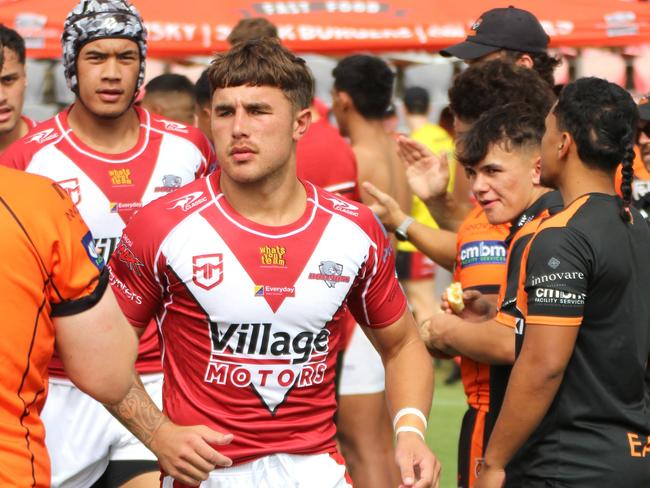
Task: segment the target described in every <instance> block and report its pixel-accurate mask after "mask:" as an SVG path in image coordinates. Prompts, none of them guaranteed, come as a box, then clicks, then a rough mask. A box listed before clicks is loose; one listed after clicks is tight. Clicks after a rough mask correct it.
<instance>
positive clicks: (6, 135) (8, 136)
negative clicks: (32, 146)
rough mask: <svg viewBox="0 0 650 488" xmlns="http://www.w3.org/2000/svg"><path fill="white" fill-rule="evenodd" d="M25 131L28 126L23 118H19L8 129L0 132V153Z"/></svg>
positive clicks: (25, 132) (27, 129)
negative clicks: (11, 127)
mask: <svg viewBox="0 0 650 488" xmlns="http://www.w3.org/2000/svg"><path fill="white" fill-rule="evenodd" d="M27 132H29V126H28V125H27V123H26V122H25V121H24V120H23V119H19V120H18V123H17V124H16V125H15V126H14V128H13V129H11V130H10V131H7V132H0V153H1V152H2V151H4V150H5V149H7V148H8V147H9V146H10V145H11V144H12V143H14V142H15V141H17V140H18V139H20V138H21V137H23V136H24V135H25V134H27Z"/></svg>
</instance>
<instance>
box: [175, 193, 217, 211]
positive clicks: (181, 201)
mask: <svg viewBox="0 0 650 488" xmlns="http://www.w3.org/2000/svg"><path fill="white" fill-rule="evenodd" d="M207 201H208V197H206V196H205V195H203V192H202V191H195V192H192V193H188V194H187V195H183V196H182V197H179V198H176V199H175V200H172V201H171V203H172V206H171V207H167V209H168V210H173V209H175V208H180V209H181V210H183V212H187V211H188V210H192V209H193V208H194V207H196V206H198V205H201V204H202V203H205V202H207Z"/></svg>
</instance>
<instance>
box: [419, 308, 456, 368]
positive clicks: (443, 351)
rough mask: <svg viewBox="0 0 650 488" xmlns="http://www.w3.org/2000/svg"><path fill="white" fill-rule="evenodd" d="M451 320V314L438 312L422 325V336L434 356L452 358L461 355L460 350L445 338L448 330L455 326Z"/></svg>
mask: <svg viewBox="0 0 650 488" xmlns="http://www.w3.org/2000/svg"><path fill="white" fill-rule="evenodd" d="M451 322H452V319H451V318H450V317H449V315H447V314H443V313H437V314H435V315H433V316H431V317H430V318H428V319H427V320H425V321H424V322H422V324H421V325H420V327H419V330H420V337H421V338H422V341H423V342H424V345H425V346H427V349H428V350H429V353H430V354H431V355H432V356H433V357H436V358H441V359H451V358H452V357H454V356H458V355H459V354H458V351H456V350H455V349H453V348H451V347H449V346H448V345H447V344H446V342H445V340H444V336H445V334H446V333H447V330H448V329H449V328H450V327H453V324H452V323H451Z"/></svg>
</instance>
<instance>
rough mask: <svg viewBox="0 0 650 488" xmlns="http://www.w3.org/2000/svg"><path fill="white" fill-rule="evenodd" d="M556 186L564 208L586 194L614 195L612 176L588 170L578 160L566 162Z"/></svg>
mask: <svg viewBox="0 0 650 488" xmlns="http://www.w3.org/2000/svg"><path fill="white" fill-rule="evenodd" d="M557 186H558V190H560V193H561V194H562V200H564V206H565V207H566V206H567V205H569V204H570V203H571V202H573V201H574V200H576V199H577V198H580V197H581V196H582V195H586V194H587V193H605V194H608V195H615V194H616V190H615V188H614V176H613V175H611V174H607V173H606V172H604V171H599V170H595V169H591V168H588V167H587V166H586V165H585V164H584V163H583V162H582V161H580V160H579V159H572V160H571V161H567V162H566V164H565V170H564V171H563V173H562V175H561V176H560V181H558V185H557Z"/></svg>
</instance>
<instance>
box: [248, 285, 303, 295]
mask: <svg viewBox="0 0 650 488" xmlns="http://www.w3.org/2000/svg"><path fill="white" fill-rule="evenodd" d="M253 291H254V295H255V296H256V297H272V296H276V297H295V296H296V288H295V287H293V286H271V285H255V287H254V290H253Z"/></svg>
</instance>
